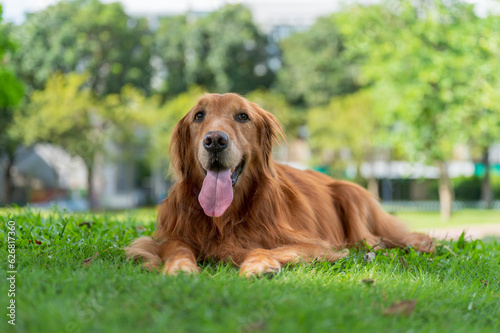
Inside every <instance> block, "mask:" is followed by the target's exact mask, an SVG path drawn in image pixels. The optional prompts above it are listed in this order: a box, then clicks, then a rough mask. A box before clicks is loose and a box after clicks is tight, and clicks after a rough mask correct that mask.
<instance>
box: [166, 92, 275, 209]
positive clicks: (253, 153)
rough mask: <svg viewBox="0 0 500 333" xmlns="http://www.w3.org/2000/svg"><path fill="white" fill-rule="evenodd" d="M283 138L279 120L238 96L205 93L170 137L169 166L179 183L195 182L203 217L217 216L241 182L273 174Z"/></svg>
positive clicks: (228, 202) (230, 199)
mask: <svg viewBox="0 0 500 333" xmlns="http://www.w3.org/2000/svg"><path fill="white" fill-rule="evenodd" d="M280 136H283V130H282V128H281V126H280V125H279V122H278V120H277V119H276V118H275V117H274V116H273V115H272V114H270V113H269V112H267V111H265V110H263V109H261V108H260V107H259V106H257V105H256V104H255V103H252V102H249V101H248V100H246V99H245V98H243V97H241V96H239V95H236V94H224V95H219V94H206V95H205V96H203V97H202V98H200V99H199V101H198V103H197V104H196V106H195V107H193V108H192V109H191V110H190V111H189V112H188V113H187V114H186V116H184V118H182V119H181V121H180V122H179V123H178V124H177V126H176V127H175V128H174V131H173V133H172V140H171V144H170V158H171V165H172V168H173V169H174V170H173V171H174V174H175V176H176V177H177V178H178V179H181V180H182V179H189V180H190V181H193V182H199V183H200V185H201V191H200V194H199V197H198V201H199V202H200V204H201V206H202V208H203V210H204V211H205V214H207V215H208V216H214V217H219V216H221V215H222V214H224V212H225V211H226V209H227V208H228V207H229V205H230V204H231V202H232V200H233V188H234V189H235V190H237V189H238V186H239V183H240V182H241V181H239V179H241V178H245V177H247V178H249V177H252V175H255V174H256V173H258V172H261V173H265V174H269V173H271V174H272V173H273V166H272V161H271V154H272V150H273V145H274V143H275V141H276V140H277V139H278V138H279V137H280Z"/></svg>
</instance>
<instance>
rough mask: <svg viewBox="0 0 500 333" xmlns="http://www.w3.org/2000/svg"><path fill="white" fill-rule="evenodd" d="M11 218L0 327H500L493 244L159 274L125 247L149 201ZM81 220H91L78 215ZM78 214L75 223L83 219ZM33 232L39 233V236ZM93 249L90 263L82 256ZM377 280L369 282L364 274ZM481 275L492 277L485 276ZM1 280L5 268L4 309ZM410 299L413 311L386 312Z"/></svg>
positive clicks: (142, 227)
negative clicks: (11, 272)
mask: <svg viewBox="0 0 500 333" xmlns="http://www.w3.org/2000/svg"><path fill="white" fill-rule="evenodd" d="M0 214H1V220H2V229H1V232H0V233H1V234H2V238H1V242H2V253H1V262H2V271H3V272H6V271H7V270H8V267H7V252H6V233H7V221H9V220H14V221H16V224H17V232H18V236H17V237H18V240H17V243H16V244H17V253H16V268H17V272H18V273H17V285H16V298H15V299H16V305H17V307H16V311H17V318H16V326H15V328H13V327H11V326H10V325H9V324H8V323H7V319H8V318H7V317H6V316H5V314H2V316H1V318H2V319H1V320H0V332H68V333H69V332H75V333H76V332H106V333H107V332H261V331H262V332H495V331H498V329H499V328H500V244H499V243H498V242H496V241H492V242H484V243H483V242H482V241H479V240H477V241H473V242H469V241H465V240H464V239H460V240H458V241H455V242H446V243H441V244H439V246H438V247H437V252H436V253H435V254H432V255H426V254H421V253H417V252H414V251H412V250H409V251H403V250H389V251H386V250H381V251H378V252H377V254H376V257H375V259H374V260H373V261H370V262H365V260H364V259H363V258H364V256H365V255H366V253H367V250H363V249H358V250H352V251H351V254H350V256H349V257H348V258H346V259H342V260H340V261H338V262H337V263H335V264H328V263H316V264H310V265H306V266H298V267H286V268H285V269H283V270H282V271H281V272H280V273H279V274H277V275H276V276H275V277H274V278H272V279H253V280H246V279H242V278H240V277H238V271H237V269H236V268H234V267H232V266H230V265H227V264H217V263H213V262H212V263H204V264H203V266H204V269H203V271H202V273H201V274H200V275H198V276H184V275H181V276H177V277H165V276H162V275H160V274H156V273H148V272H146V271H144V270H142V269H141V268H140V267H139V266H138V265H135V264H133V263H130V262H127V261H126V260H125V256H124V253H123V250H122V248H123V247H124V246H125V245H126V244H128V243H129V242H130V241H131V240H132V239H134V238H136V237H138V236H140V235H148V234H150V233H151V232H152V231H153V229H154V223H153V221H154V212H153V211H141V212H140V213H120V214H99V215H89V214H71V215H69V214H59V213H57V212H52V213H36V212H33V211H30V210H24V209H11V210H2V211H1V212H0ZM82 222H89V223H90V228H89V227H88V225H89V224H83V225H80V224H81V223H82ZM79 225H80V226H79ZM38 243H40V244H38ZM96 253H98V254H97V256H96V257H95V259H94V260H92V261H90V262H89V264H88V265H87V266H86V265H83V264H82V261H84V260H85V259H87V258H90V257H92V256H93V255H95V254H96ZM363 279H373V280H374V283H373V284H371V285H370V284H365V283H363V281H362V280H363ZM486 281H487V282H486ZM7 290H8V284H7V281H6V279H5V278H2V279H1V282H0V292H1V293H2V295H4V296H3V297H2V298H1V299H2V306H1V307H2V308H3V309H4V310H3V311H4V312H6V310H5V308H6V304H7V301H8V300H7V298H6V297H5V296H6V292H7ZM403 300H416V301H417V303H416V307H415V309H414V311H413V312H412V313H411V314H409V316H406V315H404V314H387V313H385V312H386V310H387V309H388V308H389V307H390V306H391V305H392V304H394V303H397V302H399V301H403Z"/></svg>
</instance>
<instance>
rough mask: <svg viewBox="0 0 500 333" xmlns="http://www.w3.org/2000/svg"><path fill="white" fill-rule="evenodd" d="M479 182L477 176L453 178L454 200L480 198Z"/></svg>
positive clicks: (475, 199)
mask: <svg viewBox="0 0 500 333" xmlns="http://www.w3.org/2000/svg"><path fill="white" fill-rule="evenodd" d="M481 183H482V182H481V178H479V177H478V176H472V177H465V176H461V177H457V178H454V179H453V187H454V188H455V200H465V201H468V200H470V201H477V200H480V199H481Z"/></svg>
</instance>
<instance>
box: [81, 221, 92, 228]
mask: <svg viewBox="0 0 500 333" xmlns="http://www.w3.org/2000/svg"><path fill="white" fill-rule="evenodd" d="M92 224H93V222H87V221H85V222H82V223H80V224H79V225H78V226H79V227H83V226H86V227H87V228H89V229H90V228H91V227H92Z"/></svg>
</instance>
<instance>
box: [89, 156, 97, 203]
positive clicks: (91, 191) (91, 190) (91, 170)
mask: <svg viewBox="0 0 500 333" xmlns="http://www.w3.org/2000/svg"><path fill="white" fill-rule="evenodd" d="M93 179H94V166H93V165H92V164H91V163H89V165H87V201H88V203H89V209H90V210H94V209H95V207H96V202H95V197H94V184H93Z"/></svg>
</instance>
